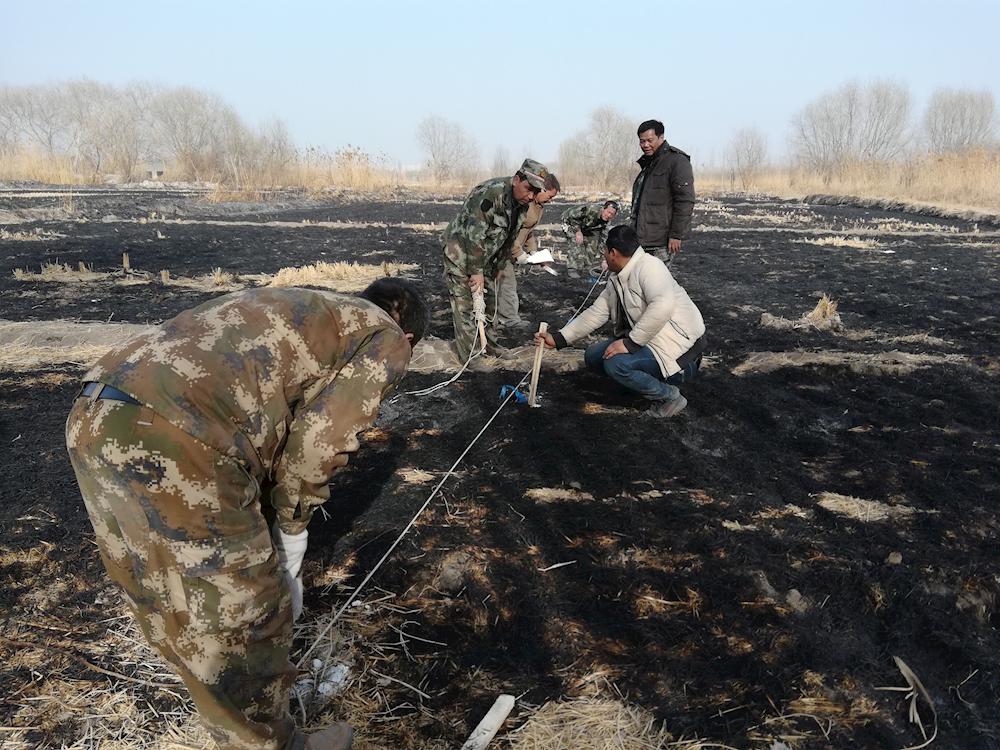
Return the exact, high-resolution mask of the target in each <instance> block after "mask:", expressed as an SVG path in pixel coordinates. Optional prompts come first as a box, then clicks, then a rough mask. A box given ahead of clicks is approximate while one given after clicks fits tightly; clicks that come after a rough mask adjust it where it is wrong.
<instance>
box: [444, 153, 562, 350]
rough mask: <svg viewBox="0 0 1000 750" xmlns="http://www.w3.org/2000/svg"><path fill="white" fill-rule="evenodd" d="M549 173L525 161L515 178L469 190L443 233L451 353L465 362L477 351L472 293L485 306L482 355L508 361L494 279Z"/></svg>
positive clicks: (498, 179) (482, 184) (501, 178)
mask: <svg viewBox="0 0 1000 750" xmlns="http://www.w3.org/2000/svg"><path fill="white" fill-rule="evenodd" d="M546 175H548V169H546V167H545V165H544V164H541V163H539V162H537V161H535V160H533V159H525V160H524V163H523V164H521V168H520V169H519V170H518V171H517V174H515V175H514V176H513V177H495V178H493V179H491V180H486V181H485V182H481V183H479V184H478V185H476V187H474V188H473V189H472V192H470V193H469V195H468V197H467V198H466V199H465V202H464V203H463V204H462V208H461V209H459V212H458V215H457V216H455V218H454V219H452V220H451V223H450V224H448V226H447V227H446V228H445V230H444V235H443V238H442V239H443V240H444V282H445V286H446V287H447V288H448V296H449V298H450V300H451V312H452V321H453V323H454V326H455V350H456V354H457V355H458V357H459V359H460V361H462V362H467V361H468V360H469V358H470V356H471V354H472V352H473V350H474V349H476V348H478V345H477V342H476V337H477V335H478V325H477V323H476V317H475V314H474V307H473V306H474V296H473V295H474V293H475V292H480V291H481V292H483V298H484V303H485V306H486V312H485V315H486V321H485V326H484V327H485V333H486V353H487V354H489V355H491V356H494V357H499V358H502V359H509V358H510V355H509V354H508V352H507V350H506V349H505V348H504V347H502V346H500V344H499V341H498V335H497V327H496V321H495V319H496V304H497V279H498V278H499V277H500V274H501V273H502V271H503V267H504V266H505V265H506V264H507V261H508V260H510V258H511V253H512V250H513V247H514V241H515V240H516V239H517V235H518V232H520V231H521V226H522V225H523V224H524V217H525V213H526V210H527V206H528V204H529V203H531V202H532V201H533V200H534V199H535V198H536V197H537V196H538V194H539V193H540V192H541V191H542V190H545V177H546Z"/></svg>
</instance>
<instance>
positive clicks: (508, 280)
mask: <svg viewBox="0 0 1000 750" xmlns="http://www.w3.org/2000/svg"><path fill="white" fill-rule="evenodd" d="M516 269H517V266H515V265H514V262H513V261H509V262H508V263H507V265H506V266H504V267H503V276H501V277H500V281H498V282H497V325H499V326H510V325H514V324H515V323H519V322H520V321H521V316H520V314H519V311H520V308H521V302H520V300H518V298H517V271H516Z"/></svg>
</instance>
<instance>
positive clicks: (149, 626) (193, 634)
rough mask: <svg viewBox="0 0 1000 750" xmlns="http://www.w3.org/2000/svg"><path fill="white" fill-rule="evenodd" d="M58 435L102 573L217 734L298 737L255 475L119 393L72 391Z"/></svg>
mask: <svg viewBox="0 0 1000 750" xmlns="http://www.w3.org/2000/svg"><path fill="white" fill-rule="evenodd" d="M66 443H67V447H68V448H69V455H70V460H71V461H72V463H73V469H74V470H75V471H76V476H77V480H78V481H79V483H80V490H81V492H82V493H83V499H84V502H85V503H86V506H87V512H88V514H89V515H90V520H91V523H92V524H93V526H94V531H95V532H96V535H97V543H98V547H99V549H100V553H101V557H102V558H103V560H104V565H105V567H106V568H107V570H108V575H109V576H110V577H111V579H112V580H113V581H114V582H115V583H117V584H118V585H119V586H121V588H122V589H123V590H124V593H125V597H126V600H127V602H128V603H129V606H130V607H131V609H132V612H133V613H134V615H135V618H136V620H137V622H138V623H139V625H140V627H141V628H142V631H143V633H144V634H145V636H146V639H147V640H148V641H149V642H150V644H152V645H153V646H154V647H155V648H156V649H157V650H158V651H159V652H160V653H161V654H163V656H164V658H166V659H167V661H169V662H170V663H171V664H173V665H174V667H175V668H176V669H177V671H178V672H179V674H180V675H181V677H182V678H183V679H184V682H185V684H186V685H187V687H188V690H189V691H190V694H191V699H192V700H193V701H194V703H195V706H197V708H198V712H199V713H200V714H201V717H202V720H203V722H204V724H205V727H206V729H207V730H208V731H209V733H210V734H211V735H212V737H213V739H214V740H215V741H216V743H218V745H219V747H220V748H233V749H236V748H239V749H240V750H258V749H260V750H264V749H265V748H266V749H267V750H301V748H303V747H304V744H305V739H304V737H303V735H302V734H301V733H299V732H298V731H296V729H295V726H294V724H293V721H292V717H291V715H290V714H289V712H288V696H289V690H290V689H291V685H292V682H293V680H294V679H295V667H294V665H293V664H292V663H291V662H290V661H289V659H288V654H289V650H290V648H291V642H292V610H291V598H290V593H289V590H288V586H287V584H286V583H285V581H284V578H283V577H282V576H281V575H280V574H279V572H278V570H277V555H276V554H275V553H274V550H273V547H272V544H271V537H270V534H269V530H268V526H267V523H266V522H265V520H264V518H263V516H262V515H261V511H260V488H259V484H258V482H257V480H256V479H254V478H253V477H252V476H250V474H248V473H247V471H246V470H245V469H244V468H243V467H242V466H241V465H240V464H239V463H238V462H237V461H236V460H235V459H232V458H230V457H228V456H225V455H223V454H222V453H219V452H218V451H215V450H213V449H212V448H210V447H209V446H207V445H205V444H204V443H202V442H200V441H198V440H195V439H194V438H193V437H191V436H190V435H187V434H186V433H184V432H181V431H180V430H178V429H177V428H176V427H174V426H173V425H171V424H169V423H168V422H167V421H166V420H164V419H163V418H162V417H160V416H159V415H157V414H154V413H153V412H152V411H151V410H150V409H148V408H146V407H143V406H139V405H136V404H129V403H125V402H122V401H113V400H110V399H90V398H86V397H81V398H78V399H77V400H76V402H75V403H74V404H73V408H72V410H71V411H70V415H69V419H68V420H67V423H66Z"/></svg>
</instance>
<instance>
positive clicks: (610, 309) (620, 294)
mask: <svg viewBox="0 0 1000 750" xmlns="http://www.w3.org/2000/svg"><path fill="white" fill-rule="evenodd" d="M623 312H624V316H623V315H622V313H623ZM609 320H610V321H611V324H612V326H613V327H614V335H615V336H616V337H617V338H625V337H626V336H627V337H628V338H630V339H631V340H632V341H633V342H635V343H636V344H637V345H638V346H640V347H641V346H648V347H649V348H650V350H651V351H652V352H653V356H655V357H656V361H657V362H658V363H659V365H660V370H661V371H662V372H663V376H664V377H665V378H666V377H670V376H671V375H673V374H674V373H676V372H678V371H679V370H680V369H681V368H680V367H679V366H678V364H677V358H678V357H680V356H681V355H682V354H684V352H686V351H687V350H688V349H690V348H691V347H692V346H693V345H694V344H695V342H696V341H697V340H698V339H699V338H700V337H701V336H702V335H704V333H705V322H704V320H702V317H701V312H700V311H699V310H698V307H697V306H696V305H695V304H694V302H692V301H691V298H690V297H688V295H687V292H685V291H684V287H682V286H681V285H680V284H678V283H677V282H676V281H675V280H674V277H673V276H671V275H670V271H669V270H668V269H667V267H666V266H665V265H664V264H663V261H661V260H660V259H659V258H656V257H654V256H652V255H648V254H647V253H646V252H645V251H644V250H643V249H642V248H641V247H640V248H638V249H637V250H636V251H635V254H633V255H632V258H631V260H629V262H628V263H627V264H626V266H625V268H623V269H622V270H621V271H620V272H618V273H612V274H611V277H610V279H609V280H608V285H607V286H606V287H605V289H604V291H603V292H602V293H601V296H600V297H598V298H597V300H596V301H595V302H594V304H593V305H591V306H590V307H588V308H587V309H586V310H584V311H583V312H582V313H580V315H579V316H577V317H576V318H574V319H573V320H572V321H571V322H570V323H569V324H568V325H567V326H566V327H565V328H563V329H562V330H560V331H559V333H560V334H561V335H562V336H563V338H564V339H565V340H566V342H567V343H569V342H571V341H574V340H576V339H578V338H581V337H583V336H586V335H587V334H588V333H591V332H593V331H596V330H597V329H598V328H600V327H601V326H602V325H604V324H605V323H606V322H608V321H609Z"/></svg>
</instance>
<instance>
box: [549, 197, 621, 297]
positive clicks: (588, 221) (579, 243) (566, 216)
mask: <svg viewBox="0 0 1000 750" xmlns="http://www.w3.org/2000/svg"><path fill="white" fill-rule="evenodd" d="M617 213H618V203H617V202H615V201H605V202H604V205H599V204H597V203H584V204H582V205H579V206H574V207H573V208H569V209H567V210H565V211H563V215H562V225H563V233H564V234H565V235H566V237H567V238H568V239H569V250H567V251H566V266H567V268H569V275H570V277H571V278H574V279H577V278H580V274H581V273H589V272H590V267H591V266H592V265H594V263H596V262H598V261H599V260H600V258H601V257H603V255H604V244H605V243H606V242H607V241H608V232H609V231H611V227H609V226H608V222H610V221H611V220H612V219H613V218H614V217H615V214H617Z"/></svg>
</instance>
